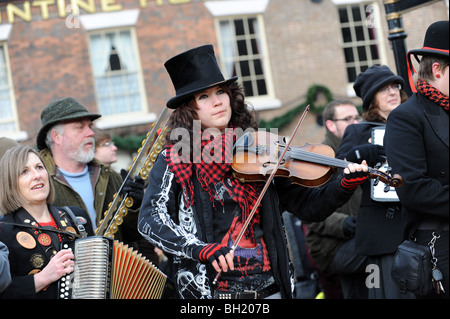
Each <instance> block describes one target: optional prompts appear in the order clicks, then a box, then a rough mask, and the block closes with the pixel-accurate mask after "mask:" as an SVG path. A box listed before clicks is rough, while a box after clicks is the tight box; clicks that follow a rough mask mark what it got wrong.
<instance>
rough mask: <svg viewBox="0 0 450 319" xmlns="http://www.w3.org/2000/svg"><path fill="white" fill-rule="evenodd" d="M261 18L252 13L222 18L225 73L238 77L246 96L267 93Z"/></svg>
mask: <svg viewBox="0 0 450 319" xmlns="http://www.w3.org/2000/svg"><path fill="white" fill-rule="evenodd" d="M259 21H260V20H259V19H258V18H257V17H253V16H249V17H245V18H239V19H233V18H224V19H223V20H220V21H219V27H220V32H219V35H220V44H221V47H220V51H221V53H222V55H221V63H222V68H223V69H224V75H225V74H226V77H229V76H237V77H239V81H240V82H241V84H242V86H243V87H244V90H245V93H246V95H247V96H249V97H252V96H259V95H268V94H269V92H268V91H267V87H268V86H267V79H266V78H265V74H264V67H263V65H264V63H265V62H266V61H264V60H265V57H264V55H263V54H264V53H263V52H264V50H263V48H261V41H262V40H263V39H261V38H260V37H259V33H260V32H259V30H260V26H259Z"/></svg>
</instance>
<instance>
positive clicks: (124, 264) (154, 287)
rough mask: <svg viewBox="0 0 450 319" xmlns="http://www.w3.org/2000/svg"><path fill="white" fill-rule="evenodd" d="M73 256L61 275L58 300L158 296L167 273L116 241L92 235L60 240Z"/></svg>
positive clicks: (150, 297) (149, 297)
mask: <svg viewBox="0 0 450 319" xmlns="http://www.w3.org/2000/svg"><path fill="white" fill-rule="evenodd" d="M63 248H71V249H72V251H73V253H74V256H75V259H74V261H75V266H74V271H73V272H72V273H70V274H68V275H67V276H65V277H62V278H61V279H60V280H59V282H58V284H59V298H60V299H160V298H161V295H162V293H163V291H164V287H165V283H166V275H165V274H164V273H162V272H161V271H160V270H159V269H158V268H157V267H155V266H154V265H153V264H152V263H151V262H150V261H149V260H148V259H146V258H145V257H144V256H142V254H140V253H138V252H137V251H136V250H134V249H133V248H132V247H129V246H128V245H125V244H123V243H121V242H119V241H117V240H114V241H113V240H112V239H110V238H106V237H100V236H93V237H86V238H81V239H77V240H75V241H72V242H65V243H63Z"/></svg>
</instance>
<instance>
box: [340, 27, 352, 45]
mask: <svg viewBox="0 0 450 319" xmlns="http://www.w3.org/2000/svg"><path fill="white" fill-rule="evenodd" d="M342 40H343V41H344V43H347V42H352V34H351V31H350V28H342Z"/></svg>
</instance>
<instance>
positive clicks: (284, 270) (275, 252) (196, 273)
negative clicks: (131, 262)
mask: <svg viewBox="0 0 450 319" xmlns="http://www.w3.org/2000/svg"><path fill="white" fill-rule="evenodd" d="M165 156H166V154H165V150H164V151H163V152H161V153H160V155H159V157H158V159H157V160H156V162H155V165H154V167H153V169H152V170H151V172H150V175H149V185H148V187H147V190H146V192H145V196H144V200H143V202H142V207H141V210H140V213H139V223H138V229H139V231H140V232H141V234H142V235H143V236H144V238H146V239H147V240H148V241H150V242H151V243H152V244H154V245H155V246H156V247H158V248H160V249H162V250H164V251H165V252H166V253H167V254H168V255H169V256H170V258H173V268H174V270H173V273H174V278H173V280H174V282H175V285H176V287H177V291H178V293H179V294H180V296H179V297H180V298H212V296H213V292H214V287H213V285H212V281H213V279H214V277H215V275H216V272H215V271H214V269H213V268H212V266H211V265H210V264H203V263H201V262H199V261H198V260H195V259H194V257H195V256H193V254H192V252H193V250H194V249H196V246H201V245H204V244H206V243H212V242H214V228H213V219H212V216H213V206H212V203H211V201H210V197H209V195H208V194H207V192H206V191H205V190H203V189H202V187H201V186H200V183H199V182H198V180H197V179H196V178H195V176H196V174H193V178H194V181H193V183H194V196H195V204H194V205H193V206H192V207H188V208H185V207H184V205H183V203H182V196H181V186H180V185H178V184H177V183H176V181H175V179H174V176H173V173H171V172H170V171H169V169H168V167H167V163H166V159H165ZM352 194H353V192H351V191H347V190H344V189H343V187H342V186H341V185H340V181H339V180H335V181H332V182H329V183H327V184H326V185H325V186H324V187H320V188H306V187H300V186H298V185H295V184H292V183H290V182H289V180H288V179H286V178H276V179H275V180H274V183H273V185H271V186H270V187H269V188H268V190H267V192H266V194H265V196H264V198H263V199H262V212H261V214H262V219H261V220H262V227H263V233H264V234H263V238H264V241H265V243H266V246H267V249H268V253H269V259H270V263H271V268H272V271H273V275H274V278H275V280H276V282H277V283H278V285H279V286H280V289H281V294H282V296H283V297H284V298H289V297H291V294H292V290H291V288H292V280H293V278H291V269H290V262H289V256H288V250H287V245H286V238H285V234H284V230H283V224H282V219H281V212H282V211H284V210H288V211H290V212H292V213H293V214H295V215H296V216H297V217H299V218H301V219H303V220H309V221H322V220H324V219H325V218H327V217H328V216H329V215H330V214H332V213H333V212H334V211H335V210H336V208H337V207H339V206H342V205H343V204H344V203H345V202H346V201H347V200H348V199H349V198H350V197H351V195H352ZM280 205H282V206H283V208H282V209H281V210H280Z"/></svg>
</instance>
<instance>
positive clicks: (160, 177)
mask: <svg viewBox="0 0 450 319" xmlns="http://www.w3.org/2000/svg"><path fill="white" fill-rule="evenodd" d="M165 67H166V69H167V71H168V73H169V75H170V77H171V80H172V82H173V85H174V87H175V90H176V96H175V97H173V98H171V99H170V100H169V101H168V102H167V107H169V108H171V109H174V111H173V113H172V115H171V117H170V120H169V127H170V128H171V130H172V132H171V133H168V135H167V144H166V147H165V149H164V150H163V151H162V152H161V153H160V155H159V157H158V159H157V161H156V163H155V165H154V167H153V169H152V170H151V171H150V176H149V185H148V188H147V191H146V193H145V197H144V201H143V204H142V207H141V211H140V214H139V220H138V229H139V231H140V232H141V234H142V235H143V236H144V237H145V238H146V239H147V240H148V241H150V242H151V243H152V244H154V245H155V246H157V247H158V248H160V249H162V250H163V251H164V252H165V253H166V254H167V255H168V257H169V258H170V260H171V262H172V264H173V267H174V268H173V273H174V278H173V280H174V283H175V287H176V291H177V293H178V297H179V298H204V299H207V298H218V299H222V298H224V299H225V298H227V299H238V298H253V299H255V298H291V297H292V283H293V281H292V280H291V271H290V263H289V257H288V250H287V246H286V241H285V237H284V232H283V228H282V221H281V212H282V211H283V210H284V209H286V210H289V211H291V212H292V213H294V214H296V215H297V216H298V217H300V218H301V219H304V220H311V221H320V220H324V219H325V218H326V217H328V216H329V215H330V214H332V213H333V212H334V211H335V209H336V208H337V207H339V206H341V205H343V204H344V203H345V202H346V201H347V200H348V199H349V198H350V197H351V195H352V194H353V191H354V189H355V188H356V187H357V186H358V185H359V184H360V183H362V182H363V181H364V180H365V179H366V178H367V175H368V167H367V166H366V165H365V163H363V164H362V165H360V164H349V165H348V167H347V168H346V169H345V170H344V176H343V177H341V178H337V179H336V180H334V181H332V182H329V183H327V184H326V185H325V186H323V187H320V188H319V187H317V188H306V187H303V186H300V185H297V184H293V183H291V181H290V180H289V179H287V178H284V177H275V178H274V180H273V181H274V182H273V183H271V184H270V185H269V187H268V188H267V192H265V193H264V196H263V197H262V200H261V201H260V205H255V204H256V203H257V202H258V197H259V195H260V193H261V190H262V189H263V188H264V186H265V185H264V182H248V183H243V182H241V181H240V180H238V179H237V178H234V177H233V175H232V168H231V164H232V155H233V154H232V153H233V152H232V147H233V144H234V142H235V138H236V137H235V131H237V130H239V129H240V130H242V131H244V130H247V129H256V127H257V125H256V122H255V120H254V116H253V114H252V113H251V112H250V111H249V109H248V107H247V105H246V103H245V101H244V95H243V93H242V92H243V90H242V87H240V86H238V85H236V83H235V82H236V80H237V78H236V77H234V78H231V79H229V80H225V79H224V77H223V75H222V74H221V72H220V70H219V67H218V64H217V61H216V58H215V55H214V50H213V47H212V46H211V45H205V46H201V47H198V48H194V49H192V50H189V51H186V52H184V53H182V54H180V55H177V56H175V57H173V58H172V59H170V60H168V61H167V62H166V63H165ZM230 145H231V147H229V146H230ZM230 158H231V161H230ZM279 205H282V206H283V209H281V208H280V206H279ZM254 206H256V208H255V210H254V215H253V214H250V211H251V210H252V209H253V208H254ZM249 215H252V216H253V218H251V220H250V222H249V224H248V227H244V226H243V224H244V223H245V221H246V220H247V218H248V216H249ZM239 234H243V236H242V237H241V239H240V241H238V245H237V246H236V247H235V248H234V249H232V248H231V247H233V246H234V245H235V243H236V241H237V237H238V236H239ZM218 273H219V274H221V276H220V277H219V278H218V279H217V274H218ZM215 279H217V280H215Z"/></svg>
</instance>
